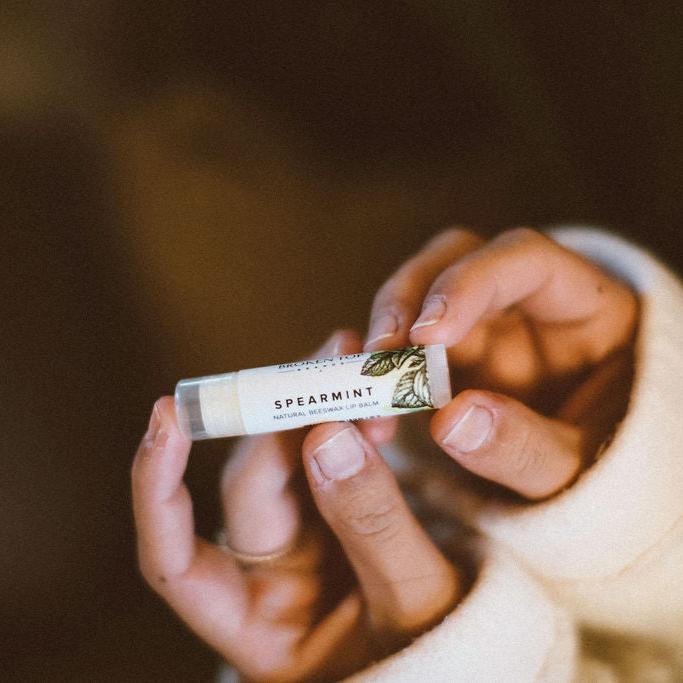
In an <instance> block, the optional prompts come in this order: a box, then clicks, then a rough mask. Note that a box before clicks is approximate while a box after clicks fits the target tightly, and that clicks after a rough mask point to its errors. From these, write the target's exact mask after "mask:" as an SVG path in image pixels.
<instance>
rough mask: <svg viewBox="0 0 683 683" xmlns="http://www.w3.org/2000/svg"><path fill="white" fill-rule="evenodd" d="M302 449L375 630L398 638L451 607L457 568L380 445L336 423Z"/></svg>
mask: <svg viewBox="0 0 683 683" xmlns="http://www.w3.org/2000/svg"><path fill="white" fill-rule="evenodd" d="M303 454H304V463H305V468H306V474H307V476H308V480H309V483H310V486H311V490H312V493H313V497H314V500H315V502H316V505H317V507H318V509H319V510H320V513H321V514H322V516H323V517H324V519H325V520H326V522H327V523H328V524H329V526H330V527H331V529H332V531H333V532H334V534H335V535H336V536H337V538H338V539H339V541H340V543H341V545H342V547H343V549H344V551H345V553H346V556H347V558H348V559H349V561H350V562H351V565H352V566H353V568H354V570H355V572H356V576H357V577H358V580H359V583H360V587H361V590H362V591H363V594H364V596H365V600H366V603H367V608H368V613H369V617H370V623H371V625H372V626H373V628H374V629H376V630H377V631H380V632H382V633H383V634H384V635H385V636H386V635H389V636H392V635H393V636H398V637H399V638H400V637H401V636H408V635H413V634H415V633H418V632H420V631H422V630H424V629H425V628H427V627H428V626H430V625H431V624H432V623H433V622H435V621H436V620H438V619H439V618H441V617H442V616H443V615H444V614H445V613H446V612H447V611H449V610H450V609H451V607H452V606H453V604H454V603H455V601H456V599H457V597H458V594H459V582H458V577H457V572H456V570H455V568H454V567H453V566H452V565H451V564H450V563H449V562H448V561H447V560H446V558H445V557H444V556H443V555H442V554H441V552H440V551H439V550H438V549H437V548H436V546H435V545H434V544H433V543H432V541H431V539H430V538H429V537H428V536H427V534H426V533H425V531H424V530H423V528H422V527H421V526H420V524H419V523H418V521H417V520H416V519H415V517H414V516H413V514H412V512H411V511H410V509H409V508H408V506H407V504H406V502H405V500H404V499H403V495H402V494H401V491H400V489H399V487H398V483H397V482H396V479H395V477H394V475H393V473H392V472H391V470H390V469H389V467H388V466H387V465H386V463H385V462H384V460H383V459H382V457H381V456H380V454H379V453H378V452H377V450H376V449H375V447H374V446H373V445H372V444H371V443H370V442H368V441H367V440H366V439H364V438H363V436H362V434H361V433H360V431H359V430H358V429H357V428H356V427H355V426H354V425H352V424H350V423H339V422H336V423H328V424H323V425H319V426H317V427H315V428H313V429H312V430H311V431H310V432H309V434H308V435H307V437H306V440H305V441H304V445H303Z"/></svg>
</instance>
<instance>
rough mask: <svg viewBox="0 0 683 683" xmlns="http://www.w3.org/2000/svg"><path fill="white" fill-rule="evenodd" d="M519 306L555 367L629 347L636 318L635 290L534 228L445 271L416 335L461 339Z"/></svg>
mask: <svg viewBox="0 0 683 683" xmlns="http://www.w3.org/2000/svg"><path fill="white" fill-rule="evenodd" d="M513 304H514V305H516V306H517V307H518V308H519V309H520V310H521V311H522V312H523V313H524V314H526V315H527V316H528V317H529V318H531V319H532V320H533V321H534V323H535V324H536V325H537V326H538V327H539V329H540V330H541V331H542V333H543V334H542V336H541V343H542V344H543V349H542V351H543V353H544V357H545V358H546V360H547V361H548V362H549V363H550V364H551V366H553V367H554V368H556V369H570V368H571V369H574V368H576V367H578V366H581V365H583V364H585V363H592V362H597V361H599V360H601V359H602V358H604V357H605V356H606V355H607V354H608V353H609V352H611V351H612V350H613V349H614V348H617V347H619V346H620V345H623V344H625V343H626V342H627V341H628V338H629V337H630V334H631V330H632V328H633V324H634V321H635V317H636V300H635V297H634V295H633V294H632V292H631V291H630V290H629V289H628V288H627V287H626V286H625V285H623V284H621V283H620V282H618V281H617V280H615V279H613V278H611V277H610V276H608V275H607V274H606V273H604V272H603V271H602V270H601V269H600V268H598V267H597V266H595V265H594V264H592V263H590V262H589V261H587V260H585V259H584V258H582V257H580V256H579V255H577V254H575V253H574V252H571V251H569V250H567V249H565V248H563V247H561V246H560V245H558V244H557V243H555V242H553V241H552V240H551V239H549V238H547V237H545V236H543V235H541V234H540V233H538V232H535V231H534V230H530V229H526V228H520V229H516V230H511V231H508V232H506V233H503V234H502V235H499V236H498V237H497V238H496V239H494V240H492V241H491V242H489V243H488V244H487V245H486V246H484V247H483V248H482V249H479V250H478V251H477V252H474V253H472V254H470V255H469V256H467V257H465V258H464V259H463V260H462V261H461V262H459V263H457V264H455V265H453V266H451V267H450V268H448V269H447V270H445V271H444V272H443V273H442V274H441V275H440V276H439V277H438V278H437V279H436V281H435V282H434V284H433V285H432V287H431V288H430V290H429V292H428V294H427V296H426V298H425V302H424V306H423V308H422V312H421V314H420V317H419V318H418V319H417V320H416V322H415V324H414V325H413V327H412V329H411V333H410V339H411V341H412V342H413V343H416V344H435V343H444V344H446V345H453V344H456V343H458V342H460V341H461V340H462V339H463V338H464V337H465V336H466V335H467V334H468V332H469V331H470V330H471V329H472V328H473V327H474V325H475V324H476V323H477V322H479V321H481V320H484V319H486V318H487V317H489V316H491V315H492V314H494V313H496V312H499V311H502V310H503V309H505V308H507V307H509V306H512V305H513Z"/></svg>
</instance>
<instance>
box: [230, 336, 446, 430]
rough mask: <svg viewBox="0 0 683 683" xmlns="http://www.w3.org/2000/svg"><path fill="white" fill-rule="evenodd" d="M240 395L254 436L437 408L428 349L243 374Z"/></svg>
mask: <svg viewBox="0 0 683 683" xmlns="http://www.w3.org/2000/svg"><path fill="white" fill-rule="evenodd" d="M237 393H238V396H239V404H240V409H241V413H242V420H243V422H244V427H245V431H246V432H247V433H251V434H255V433H258V432H272V431H279V430H282V429H293V428H295V427H302V426H304V425H310V424H312V423H315V422H327V421H332V420H356V419H359V418H366V419H367V418H370V417H379V416H387V415H398V414H401V413H406V412H414V411H417V410H427V409H430V408H434V407H435V406H434V405H433V402H432V396H431V393H430V388H429V376H428V374H427V358H426V355H425V349H424V346H409V347H406V348H402V349H396V350H393V351H377V352H374V353H356V354H351V355H348V356H334V357H330V358H319V359H317V360H310V361H300V362H296V363H285V364H283V365H272V366H269V367H266V368H255V369H253V370H240V372H239V373H238V376H237Z"/></svg>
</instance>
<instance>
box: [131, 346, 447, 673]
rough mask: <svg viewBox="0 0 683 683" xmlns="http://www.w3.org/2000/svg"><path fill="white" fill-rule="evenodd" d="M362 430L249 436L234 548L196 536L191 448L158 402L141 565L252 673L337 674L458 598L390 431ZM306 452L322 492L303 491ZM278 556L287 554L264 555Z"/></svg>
mask: <svg viewBox="0 0 683 683" xmlns="http://www.w3.org/2000/svg"><path fill="white" fill-rule="evenodd" d="M330 344H331V346H332V347H333V348H328V349H321V351H320V355H325V353H328V354H329V353H331V352H334V353H353V352H356V351H358V349H359V346H360V341H359V340H358V338H357V337H356V336H355V335H353V334H352V333H349V332H342V333H337V334H336V335H335V337H334V338H333V339H331V340H330ZM364 430H365V434H366V436H364V434H363V433H362V432H361V431H360V430H359V429H357V428H356V427H355V426H353V425H351V424H348V423H328V424H323V425H319V426H317V427H314V428H313V429H311V430H310V431H309V432H308V433H306V431H305V430H297V431H292V432H281V433H275V434H265V435H260V436H255V437H249V438H245V439H243V440H242V441H241V442H240V443H239V445H238V449H237V453H236V454H235V455H234V457H233V458H232V459H231V460H230V462H229V464H228V466H227V468H226V470H225V474H224V477H223V482H222V498H223V505H224V514H225V529H226V533H227V537H228V539H229V543H230V547H231V549H232V550H233V551H235V553H234V554H233V553H232V552H229V551H226V550H225V549H224V548H221V547H219V546H218V545H214V544H212V543H209V542H207V541H205V540H203V539H201V538H199V537H197V536H196V535H195V533H194V526H193V519H192V501H191V499H190V494H189V492H188V490H187V488H186V487H185V485H184V484H183V481H182V478H183V474H184V472H185V467H186V464H187V459H188V455H189V452H190V446H191V443H190V442H189V441H188V440H187V439H186V438H185V437H184V436H183V435H182V434H181V433H180V432H179V431H178V428H177V424H176V420H175V412H174V407H173V400H172V398H171V397H165V398H162V399H161V400H160V401H158V402H157V404H156V405H155V408H154V412H153V414H152V418H151V421H150V426H149V430H148V432H147V434H146V436H145V437H144V438H143V440H142V442H141V444H140V447H139V450H138V453H137V455H136V457H135V461H134V463H133V468H132V485H133V503H134V512H135V522H136V527H137V533H138V552H139V562H140V568H141V571H142V573H143V575H144V577H145V578H146V580H147V581H148V583H149V584H150V585H151V586H152V588H153V589H154V590H155V591H157V593H159V594H160V595H161V596H162V597H163V598H164V599H165V600H166V601H167V602H168V603H169V605H170V606H171V607H172V608H173V609H174V610H175V611H176V612H177V613H178V615H179V616H180V617H181V618H182V619H184V620H185V622H186V623H187V624H188V625H189V626H190V627H191V628H192V629H193V630H194V631H195V632H196V633H197V634H198V635H199V636H200V637H201V638H202V639H203V640H204V641H206V642H207V643H208V644H209V645H211V646H212V647H213V648H214V649H216V650H217V651H218V652H219V653H220V654H221V655H222V656H223V657H225V658H226V659H227V660H228V661H230V662H231V663H233V664H234V665H235V666H236V667H237V668H238V669H239V670H240V671H241V672H242V673H243V674H244V675H245V676H246V677H247V678H248V679H251V680H267V681H302V680H309V679H312V680H317V679H322V680H336V679H338V678H341V677H343V676H345V675H347V674H350V673H352V672H353V671H356V670H358V669H360V668H362V667H363V666H365V665H366V664H367V663H369V662H370V661H372V660H373V659H377V658H378V657H381V656H383V655H385V654H387V653H388V652H391V651H393V650H395V649H397V648H399V647H401V645H403V644H404V643H405V642H406V641H407V640H409V639H410V638H411V637H413V636H414V635H416V634H418V633H420V632H421V631H423V630H425V629H427V628H429V627H430V626H431V625H432V624H433V623H435V622H436V621H438V620H439V619H440V618H442V617H443V616H444V615H445V614H446V613H447V612H448V611H450V610H451V609H452V607H453V605H454V604H455V603H456V601H457V599H458V598H459V594H460V584H459V580H458V574H457V571H456V570H455V568H454V567H453V566H452V565H451V564H450V563H449V562H448V561H447V560H446V559H445V558H444V557H443V555H442V554H441V553H440V552H439V551H438V550H437V548H436V547H435V546H434V545H433V543H432V542H431V540H430V539H429V538H428V536H427V535H426V534H425V532H424V531H423V530H422V528H421V526H420V525H419V524H418V522H417V521H416V519H415V518H414V517H413V515H412V513H411V512H410V510H409V509H408V507H407V505H406V503H405V501H404V500H403V497H402V495H401V493H400V491H399V488H398V485H397V483H396V480H395V479H394V476H393V474H392V473H391V471H390V470H389V468H388V467H387V465H386V464H385V463H384V461H383V460H382V458H381V456H380V455H379V454H378V452H377V450H376V448H375V444H374V443H373V441H372V440H371V439H373V438H374V437H376V436H377V433H378V430H377V429H376V428H373V427H372V426H365V427H364ZM381 431H382V430H381V428H380V430H379V432H381ZM302 455H303V463H304V471H305V475H306V478H307V480H308V485H309V487H310V492H312V500H311V496H310V493H308V492H307V487H306V486H299V488H297V484H301V482H297V476H296V475H297V472H300V471H301V470H300V463H301V459H302ZM316 508H317V511H319V512H320V515H322V518H323V519H324V520H325V522H327V525H328V527H329V529H328V527H325V525H324V524H323V523H322V520H321V519H320V515H318V514H317V512H316ZM330 529H331V531H332V532H333V534H334V536H332V534H330V532H329V530H330ZM287 548H292V549H291V550H290V551H289V552H285V553H284V555H282V556H281V557H279V558H278V557H277V555H279V551H281V550H282V549H287ZM268 555H274V556H275V557H276V559H272V560H270V561H264V562H257V561H254V558H258V556H261V557H264V556H268ZM239 558H241V560H240V559H239Z"/></svg>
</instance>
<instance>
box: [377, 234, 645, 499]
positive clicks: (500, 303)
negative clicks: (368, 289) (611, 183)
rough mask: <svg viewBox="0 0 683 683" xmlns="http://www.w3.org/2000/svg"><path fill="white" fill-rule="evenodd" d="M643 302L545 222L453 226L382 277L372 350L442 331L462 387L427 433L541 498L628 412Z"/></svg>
mask: <svg viewBox="0 0 683 683" xmlns="http://www.w3.org/2000/svg"><path fill="white" fill-rule="evenodd" d="M637 315H638V302H637V299H636V297H635V295H634V293H633V292H632V291H631V290H630V289H629V288H628V286H627V285H626V284H625V283H623V282H621V281H620V280H618V279H617V278H615V277H612V276H610V275H609V274H608V273H606V272H604V271H602V270H601V269H600V268H599V267H598V266H597V265H595V264H593V263H591V262H589V261H588V260H586V259H585V258H583V257H582V256H580V255H579V254H576V253H574V252H572V251H570V250H569V249H565V248H564V247H562V246H560V245H559V244H557V243H556V242H554V241H553V240H551V239H550V238H548V237H546V236H544V235H542V234H541V233H538V232H536V231H534V230H530V229H528V228H522V229H516V230H509V231H507V232H504V233H502V234H500V235H499V236H497V237H496V238H494V239H492V240H490V241H488V242H485V241H484V240H483V239H482V238H480V237H478V236H477V235H476V234H474V233H472V232H470V231H468V230H460V229H453V230H447V231H445V232H443V233H441V234H440V235H438V236H437V237H436V238H434V239H433V240H431V241H430V242H428V243H427V245H426V246H425V247H424V248H423V249H422V250H421V251H420V252H418V253H417V254H416V255H415V256H413V257H412V258H410V259H409V260H408V261H406V262H405V263H404V264H403V265H402V266H401V267H400V268H399V269H398V271H397V272H396V273H395V274H394V275H393V276H392V277H391V278H389V280H387V282H386V283H385V284H384V285H383V286H382V287H381V288H380V290H379V292H378V294H377V296H376V297H375V301H374V305H373V311H372V316H371V322H370V331H369V333H368V341H367V342H366V350H375V349H376V348H377V347H378V346H379V345H381V346H382V347H383V348H395V347H400V346H404V345H406V344H408V343H412V344H438V343H442V344H445V345H446V348H447V350H448V353H449V361H450V365H451V368H453V379H454V380H455V383H456V388H457V389H458V390H459V393H457V395H456V396H455V397H454V398H453V400H452V401H451V402H450V403H448V404H447V405H446V406H444V407H443V408H442V409H440V410H439V411H437V412H436V413H435V415H434V416H433V418H432V423H431V432H432V436H433V437H434V439H435V441H436V442H437V443H438V444H439V446H441V448H442V449H443V450H444V451H445V452H446V453H447V454H448V455H450V456H451V457H452V458H454V459H455V460H456V461H457V462H458V463H459V464H460V465H462V466H463V467H465V468H466V469H468V470H469V471H471V472H473V473H474V474H477V475H479V476H481V477H483V478H485V479H488V480H490V481H493V482H496V483H498V484H501V485H503V486H505V487H507V488H508V489H511V490H513V491H515V492H517V493H519V494H521V495H522V496H524V497H525V498H528V499H532V500H537V499H544V498H547V497H548V496H551V495H554V494H555V493H558V492H559V491H561V490H562V489H563V488H565V487H566V486H569V485H570V484H571V483H572V482H573V481H574V480H575V479H576V477H577V476H578V475H579V474H580V472H581V470H582V469H583V468H585V467H587V466H588V465H589V464H590V463H591V462H592V460H593V458H594V457H595V453H596V452H597V450H598V448H599V446H600V444H601V443H602V442H604V440H605V439H606V438H607V437H608V436H609V434H610V433H611V431H612V430H613V428H614V425H615V423H616V422H617V421H618V420H619V419H621V416H622V415H623V412H624V410H625V408H626V403H627V401H628V397H629V385H630V379H631V369H632V357H631V346H630V345H631V343H632V340H633V335H634V330H635V325H636V321H637ZM411 325H412V327H411ZM385 428H388V427H385Z"/></svg>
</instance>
